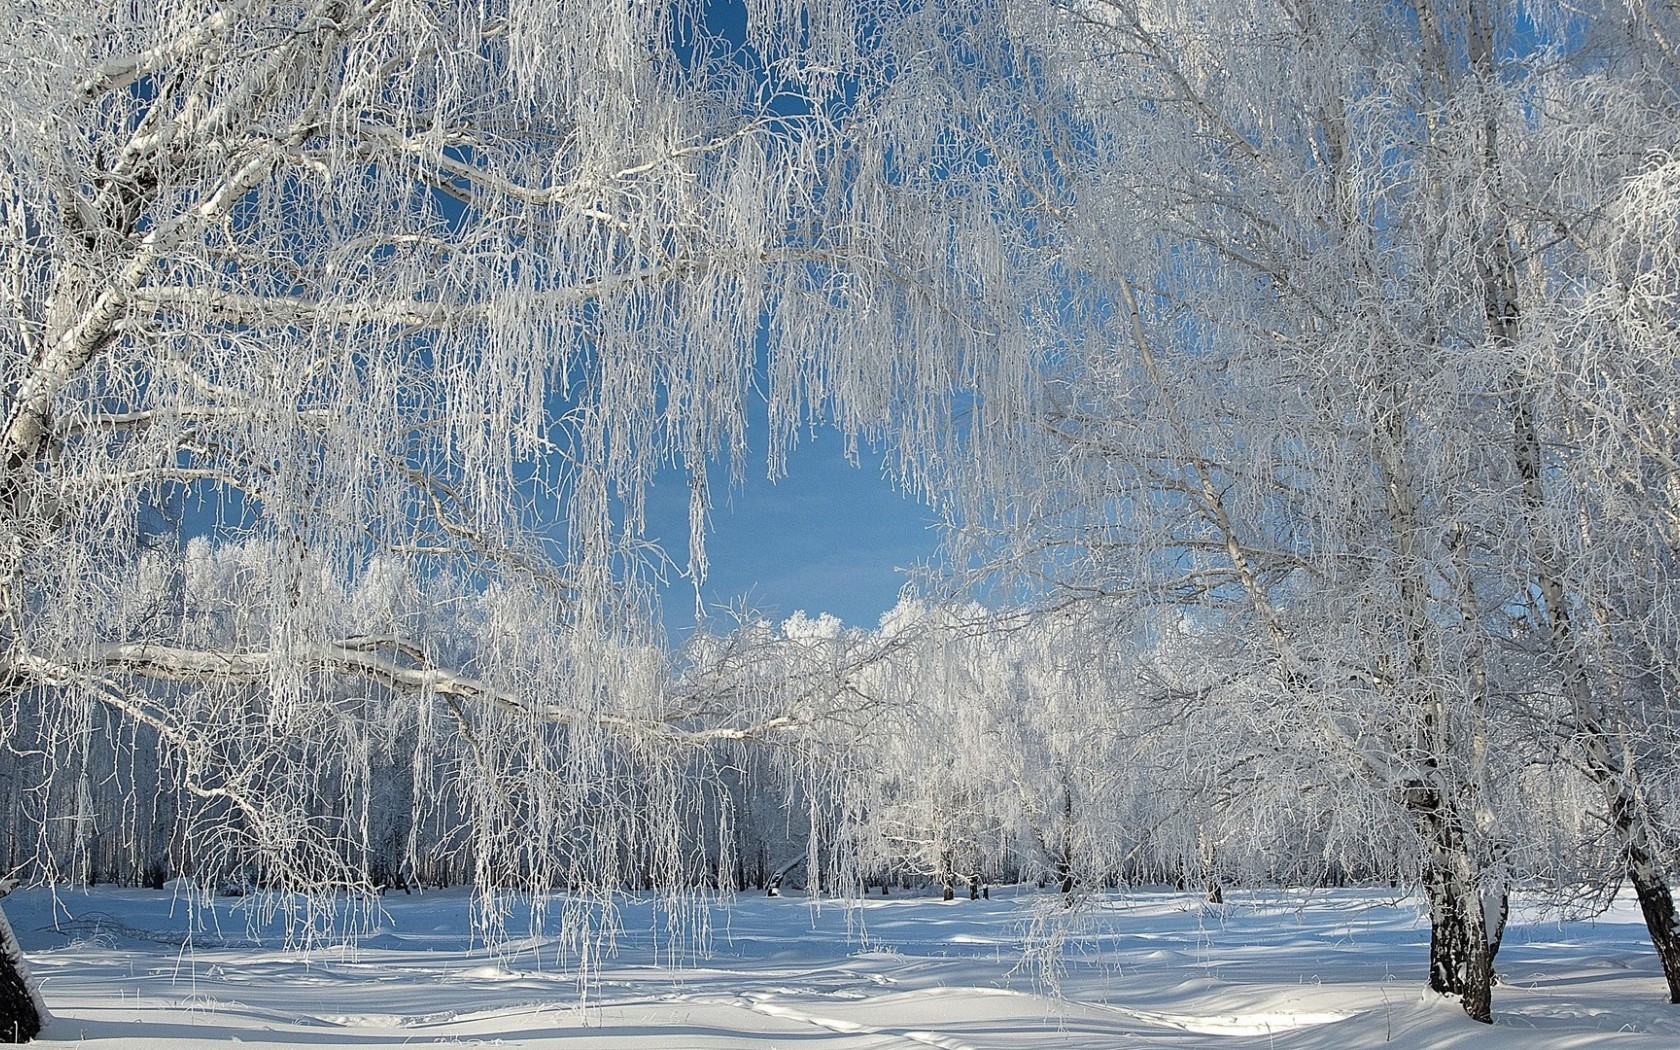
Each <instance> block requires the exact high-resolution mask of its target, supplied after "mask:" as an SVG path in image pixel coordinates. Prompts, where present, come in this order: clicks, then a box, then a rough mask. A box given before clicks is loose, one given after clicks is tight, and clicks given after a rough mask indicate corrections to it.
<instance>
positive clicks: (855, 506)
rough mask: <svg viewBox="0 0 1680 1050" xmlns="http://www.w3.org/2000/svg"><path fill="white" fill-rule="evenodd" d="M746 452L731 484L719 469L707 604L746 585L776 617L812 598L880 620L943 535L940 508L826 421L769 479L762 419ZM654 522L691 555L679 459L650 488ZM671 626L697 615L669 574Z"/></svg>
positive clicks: (651, 527) (826, 608)
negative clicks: (852, 456)
mask: <svg viewBox="0 0 1680 1050" xmlns="http://www.w3.org/2000/svg"><path fill="white" fill-rule="evenodd" d="M759 437H760V442H759V443H756V444H754V445H753V446H752V448H751V451H750V452H749V453H748V459H747V466H746V479H745V481H744V483H743V484H742V486H741V487H739V488H737V489H734V490H732V491H730V490H725V489H724V488H723V485H722V483H721V481H720V482H719V488H718V491H717V493H716V503H717V505H716V507H715V508H714V509H713V512H712V522H711V524H712V529H711V535H710V538H709V539H708V540H707V545H706V550H707V555H708V557H709V558H710V560H711V571H710V575H709V576H708V577H707V580H706V583H705V587H704V589H703V591H702V601H703V602H704V604H705V606H706V609H707V614H708V615H709V616H710V617H712V618H713V619H714V625H715V626H719V627H722V626H726V624H724V623H717V622H715V621H716V618H717V617H719V616H720V615H721V614H722V613H723V611H724V610H723V609H722V608H720V607H727V606H730V605H732V604H734V603H736V601H737V599H739V598H741V597H743V596H745V597H746V598H747V600H748V604H749V605H751V606H753V607H755V608H757V609H758V610H759V611H760V612H763V613H765V614H767V615H770V616H772V617H781V616H788V615H791V614H792V613H793V612H794V611H796V610H800V609H803V610H804V611H805V612H807V613H809V614H810V615H812V616H815V615H817V614H818V613H819V612H829V613H833V614H834V615H836V616H838V617H839V618H840V619H842V620H844V621H845V622H846V623H847V624H850V625H853V626H856V627H869V628H872V627H874V626H875V625H876V623H877V622H878V621H879V619H880V617H881V614H882V613H883V612H885V611H887V610H888V609H890V608H891V607H892V605H893V603H894V602H896V601H897V600H898V592H899V588H901V587H902V586H903V585H904V583H905V581H906V577H905V575H904V573H903V572H902V571H900V570H902V569H906V568H909V567H911V566H913V565H916V564H917V563H920V562H924V561H926V560H928V559H929V558H930V557H932V555H933V553H934V549H935V547H936V546H937V545H938V536H937V534H936V533H935V532H934V530H933V528H932V525H933V521H934V518H933V514H932V512H931V511H930V510H929V509H928V508H927V507H925V506H923V505H922V504H921V503H919V502H917V501H916V500H914V499H912V498H909V497H906V496H904V495H903V494H901V493H900V492H899V491H897V489H896V488H895V487H894V486H893V484H892V482H891V481H890V480H888V479H887V478H886V477H884V476H883V474H882V471H881V460H882V457H881V456H880V455H879V454H877V453H874V452H871V451H869V450H868V449H864V450H862V451H861V452H860V454H859V457H858V458H859V462H858V465H856V466H854V465H852V464H851V463H848V462H847V461H846V457H845V454H844V443H843V441H842V439H841V437H840V435H839V434H838V433H836V432H835V431H833V430H829V429H822V430H818V431H816V432H815V433H814V434H812V433H807V434H805V435H804V436H803V437H802V438H801V440H800V444H799V447H798V448H796V449H794V450H793V452H792V453H790V454H789V456H788V464H787V473H786V474H785V475H784V476H783V477H781V478H780V479H779V480H777V481H775V482H771V481H770V480H768V478H767V477H766V476H765V475H766V469H765V461H764V446H763V444H762V431H760V432H759ZM648 534H649V535H650V536H651V537H653V538H655V539H657V540H659V541H660V542H661V544H662V545H663V546H664V547H665V549H666V551H667V553H668V554H669V555H670V557H671V558H672V560H674V561H675V562H677V563H678V565H679V566H680V565H683V564H685V563H686V561H687V552H688V486H687V483H686V482H685V481H684V479H683V478H682V477H681V476H680V475H679V474H678V473H677V472H675V471H673V472H671V473H670V474H669V475H667V476H665V477H663V478H661V479H660V483H658V484H656V485H655V486H654V488H653V491H652V492H650V493H649V496H648ZM663 597H664V603H665V608H664V614H665V625H666V629H667V630H668V632H669V633H670V635H671V639H672V641H681V639H682V638H683V637H684V636H685V635H686V634H687V633H688V631H689V630H690V629H691V628H692V627H693V626H694V622H695V620H694V588H693V585H692V584H691V583H690V582H689V581H687V580H683V579H672V580H671V581H670V584H669V585H668V586H667V587H666V589H665V594H664V596H663Z"/></svg>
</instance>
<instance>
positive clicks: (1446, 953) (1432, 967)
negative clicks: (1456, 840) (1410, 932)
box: [1427, 864, 1493, 1024]
mask: <svg viewBox="0 0 1680 1050" xmlns="http://www.w3.org/2000/svg"><path fill="white" fill-rule="evenodd" d="M1427 881H1428V889H1429V987H1430V988H1432V989H1434V990H1435V991H1437V992H1440V993H1441V994H1443V995H1450V996H1453V997H1454V998H1456V999H1458V1000H1459V1002H1460V1003H1461V1004H1463V1006H1464V1012H1465V1013H1466V1014H1468V1015H1469V1017H1470V1019H1471V1020H1473V1021H1480V1022H1482V1023H1483V1024H1492V1023H1493V953H1492V952H1491V951H1490V950H1489V943H1488V930H1487V924H1486V922H1485V920H1484V917H1483V912H1482V901H1481V896H1480V894H1479V893H1477V892H1476V890H1475V887H1474V886H1472V885H1466V880H1465V879H1463V878H1461V877H1459V876H1458V875H1455V874H1454V873H1453V872H1452V871H1450V870H1449V869H1447V868H1446V867H1445V866H1444V865H1441V864H1432V865H1431V866H1430V869H1429V872H1428V875H1427Z"/></svg>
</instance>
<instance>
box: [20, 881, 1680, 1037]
mask: <svg viewBox="0 0 1680 1050" xmlns="http://www.w3.org/2000/svg"><path fill="white" fill-rule="evenodd" d="M214 904H215V910H214V912H213V913H200V914H198V915H196V916H192V917H191V918H189V909H188V908H187V907H186V905H185V903H184V902H182V901H179V900H175V899H172V898H171V896H170V895H169V894H168V893H159V892H153V891H142V890H117V889H105V888H99V889H95V890H91V891H81V890H75V891H66V892H62V893H60V894H59V895H58V897H57V898H56V901H55V899H54V898H53V897H52V896H51V895H50V894H48V893H47V892H45V891H42V890H31V891H26V892H22V893H18V894H14V895H13V896H11V897H9V898H7V900H6V907H7V911H8V912H9V913H10V915H11V917H12V922H13V925H14V926H15V927H16V928H17V930H18V933H19V936H20V938H21V939H22V941H23V944H24V946H25V948H26V949H27V950H28V952H29V955H30V964H31V966H32V968H33V970H34V972H35V973H36V974H37V975H38V976H39V977H40V978H41V980H42V986H43V990H44V992H45V994H46V996H47V1000H48V1004H49V1006H50V1007H51V1009H52V1010H53V1012H54V1015H55V1020H54V1021H53V1023H52V1024H51V1026H50V1027H49V1029H48V1032H47V1035H46V1038H45V1039H44V1040H43V1042H42V1044H41V1045H43V1046H48V1047H51V1046H76V1047H92V1048H111V1050H115V1048H132V1050H198V1048H209V1047H232V1046H239V1047H241V1048H254V1050H265V1048H274V1047H391V1046H457V1047H469V1046H499V1047H513V1048H533V1050H535V1048H545V1050H546V1048H554V1050H559V1048H565V1050H644V1048H646V1050H678V1048H683V1050H713V1048H716V1050H724V1048H744V1050H772V1048H783V1050H889V1048H890V1050H917V1048H922V1047H936V1048H940V1050H1033V1048H1040V1047H1043V1048H1049V1047H1058V1048H1093V1050H1095V1048H1114V1050H1120V1048H1127V1050H1132V1048H1149V1047H1171V1048H1175V1050H1200V1048H1208V1047H1268V1048H1270V1047H1280V1048H1313V1050H1343V1048H1347V1047H1393V1048H1396V1050H1413V1048H1415V1050H1422V1048H1436V1047H1443V1048H1445V1047H1451V1048H1467V1050H1481V1048H1504V1047H1511V1048H1517V1047H1522V1048H1559V1050H1562V1048H1577V1047H1594V1048H1597V1047H1606V1048H1620V1047H1629V1048H1633V1047H1651V1048H1656V1047H1663V1048H1670V1047H1673V1046H1676V1045H1680V1007H1674V1006H1669V1005H1668V1004H1667V1002H1666V996H1665V995H1664V994H1663V985H1662V981H1661V978H1660V975H1659V973H1658V970H1657V966H1656V960H1655V957H1654V956H1653V955H1652V953H1651V950H1650V946H1649V943H1648V942H1646V940H1645V938H1644V931H1643V927H1642V925H1641V924H1640V921H1639V915H1638V909H1637V907H1636V906H1635V905H1634V904H1633V903H1632V902H1631V901H1627V902H1620V903H1619V904H1618V905H1617V906H1616V907H1615V908H1614V909H1612V910H1611V912H1610V913H1608V914H1607V915H1604V916H1602V917H1600V918H1598V919H1597V920H1596V921H1566V920H1562V919H1559V918H1558V917H1556V916H1551V915H1547V914H1545V913H1542V912H1540V911H1538V910H1536V909H1528V908H1519V909H1518V913H1517V915H1516V916H1515V918H1514V920H1513V926H1512V927H1511V929H1510V931H1509V932H1508V934H1507V938H1506V944H1505V948H1504V949H1503V951H1502V953H1501V955H1500V960H1499V961H1500V967H1499V969H1500V972H1501V976H1502V983H1501V984H1500V985H1499V987H1498V988H1497V990H1496V996H1495V1004H1494V1006H1495V1014H1496V1022H1497V1023H1496V1024H1495V1025H1494V1026H1493V1027H1491V1028H1489V1027H1484V1026H1480V1025H1475V1024H1472V1023H1470V1022H1469V1021H1467V1020H1466V1019H1465V1018H1464V1016H1463V1013H1462V1011H1461V1010H1460V1009H1459V1007H1458V1006H1457V1005H1456V1004H1455V1003H1452V1002H1449V1001H1447V1000H1444V999H1441V998H1438V997H1435V996H1433V995H1430V994H1428V993H1426V992H1425V991H1424V990H1423V967H1424V960H1425V958H1426V954H1427V945H1428V924H1427V920H1426V919H1425V918H1424V917H1423V915H1422V912H1421V909H1420V908H1419V907H1418V905H1417V903H1416V902H1415V901H1406V900H1399V901H1397V900H1394V899H1392V898H1389V897H1384V896H1383V895H1381V894H1380V893H1377V892H1373V891H1330V892H1315V893H1299V894H1285V893H1257V894H1233V895H1232V897H1231V899H1230V902H1229V903H1227V904H1226V905H1224V906H1222V907H1210V906H1207V905H1204V904H1202V903H1200V902H1199V901H1198V900H1197V899H1196V898H1195V897H1194V896H1189V895H1185V894H1181V893H1176V892H1170V891H1164V890H1162V891H1138V892H1134V893H1129V894H1126V895H1124V896H1117V897H1114V898H1111V899H1106V900H1103V901H1101V902H1099V903H1097V904H1096V905H1095V906H1093V907H1091V908H1090V909H1089V910H1088V911H1087V912H1086V913H1085V914H1084V915H1082V916H1081V917H1080V918H1079V919H1078V920H1076V922H1075V924H1074V926H1073V927H1072V928H1070V929H1067V930H1065V931H1064V934H1063V937H1064V940H1063V945H1062V947H1063V948H1064V952H1063V956H1062V958H1063V966H1062V967H1061V969H1060V971H1059V974H1058V975H1057V978H1056V981H1055V984H1056V987H1055V988H1054V989H1052V988H1051V987H1048V986H1047V985H1046V983H1045V981H1044V980H1043V979H1042V975H1041V974H1040V973H1039V972H1038V971H1037V970H1036V968H1035V967H1034V966H1033V965H1032V964H1031V963H1030V962H1029V963H1026V964H1023V962H1022V960H1023V958H1024V956H1025V955H1026V954H1027V953H1028V952H1030V951H1033V950H1035V946H1037V945H1039V943H1040V940H1041V938H1039V937H1038V936H1035V935H1034V934H1033V933H1032V932H1031V931H1032V930H1033V928H1034V927H1035V925H1037V926H1038V928H1040V929H1045V928H1051V927H1047V926H1045V925H1044V923H1043V920H1044V919H1046V917H1048V916H1049V915H1050V913H1052V912H1054V911H1057V910H1059V901H1058V900H1057V899H1056V898H1054V897H1049V896H1044V895H1039V894H1035V893H1025V892H1023V893H1021V894H1019V895H1015V894H1010V893H1007V892H1005V893H999V894H996V895H994V899H992V900H990V901H966V900H959V901H953V902H950V903H944V902H941V901H939V900H937V899H932V898H925V897H914V898H902V897H901V898H887V899H882V898H878V897H877V898H871V899H868V900H867V901H864V902H862V903H860V904H857V905H854V906H852V907H850V908H848V907H845V906H841V905H838V904H835V903H833V902H828V903H824V904H823V905H821V906H820V907H814V906H812V905H811V904H810V903H808V902H806V901H804V900H802V899H799V898H794V897H782V898H774V899H772V898H764V897H756V896H745V897H741V898H738V899H737V900H736V901H735V902H734V903H733V905H732V906H731V907H729V908H718V909H716V910H715V911H714V912H713V913H712V914H711V916H710V918H711V922H712V926H713V931H712V937H711V945H710V951H709V952H698V951H691V952H689V953H688V954H689V956H690V959H691V961H690V962H689V964H687V965H684V966H680V967H673V966H669V965H666V964H665V960H666V959H667V958H668V954H669V951H668V950H669V948H670V945H669V944H666V943H664V941H663V931H664V928H665V926H664V919H663V918H662V917H660V916H659V915H657V914H656V913H655V911H654V909H653V908H652V907H651V906H650V905H648V904H647V903H644V902H634V901H632V902H630V903H629V904H627V905H626V907H625V911H624V915H623V921H624V924H625V933H624V935H623V936H622V937H621V938H620V943H619V950H618V952H617V954H616V956H614V957H612V958H609V959H607V960H605V962H604V963H603V964H602V965H601V967H600V969H599V973H598V977H597V979H596V980H595V981H594V982H593V983H592V984H590V985H589V986H587V988H584V987H580V984H579V981H578V977H577V974H576V972H575V971H574V970H573V969H571V968H568V967H567V966H565V965H563V964H562V963H561V962H560V961H559V959H558V951H557V949H556V947H555V943H554V942H552V941H548V940H544V939H541V938H526V939H523V940H516V941H514V942H513V943H511V944H510V945H508V946H506V947H505V948H504V949H503V950H501V951H499V952H493V951H487V950H486V949H485V948H484V947H483V945H482V944H481V943H475V938H474V937H473V935H472V932H471V929H470V924H469V911H470V908H469V899H468V897H467V896H466V895H465V894H464V893H462V892H443V893H428V894H425V895H423V896H413V897H408V896H398V897H391V898H387V899H386V900H385V913H384V915H383V916H382V917H381V918H380V920H379V922H378V923H377V925H376V926H375V928H374V929H373V930H372V931H371V932H369V933H367V934H366V935H364V936H362V937H360V938H358V939H357V940H356V941H355V942H354V943H353V944H352V943H341V944H337V945H334V946H330V947H325V948H315V949H313V950H310V951H302V950H297V949H293V948H287V947H285V946H284V941H283V939H282V938H279V937H277V936H269V935H266V934H264V935H260V936H259V935H254V934H253V933H252V932H251V931H250V930H249V929H248V928H247V924H246V920H245V912H244V907H245V905H244V904H243V902H240V901H237V900H228V899H224V900H218V901H216V902H214ZM522 921H524V917H523V916H520V915H516V916H515V917H514V923H515V925H512V926H510V929H517V928H518V926H517V924H518V923H519V922H522ZM190 926H196V930H195V932H194V943H193V944H191V945H190V946H188V947H182V946H181V941H182V939H183V937H184V936H185V934H186V932H187V931H188V929H189V927H190ZM656 931H657V932H658V933H659V935H660V936H656V935H655V934H656Z"/></svg>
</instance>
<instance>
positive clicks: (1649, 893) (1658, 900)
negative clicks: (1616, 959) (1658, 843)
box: [1628, 846, 1680, 1003]
mask: <svg viewBox="0 0 1680 1050" xmlns="http://www.w3.org/2000/svg"><path fill="white" fill-rule="evenodd" d="M1628 875H1629V877H1630V878H1631V879H1632V880H1633V888H1634V891H1635V892H1636V893H1638V894H1639V910H1640V911H1641V912H1643V913H1644V915H1645V928H1646V930H1648V931H1649V932H1650V934H1651V946H1652V947H1654V948H1656V950H1657V959H1658V961H1659V962H1661V964H1662V971H1663V979H1664V980H1665V981H1667V982H1668V1001H1669V1002H1671V1003H1680V929H1677V928H1676V924H1677V920H1676V917H1675V914H1674V894H1673V893H1672V892H1670V890H1669V888H1668V882H1667V880H1666V879H1664V878H1663V874H1662V867H1661V865H1659V864H1658V863H1657V862H1656V858H1654V857H1652V856H1651V855H1650V854H1648V853H1647V852H1646V851H1645V850H1644V849H1642V848H1639V847H1636V846H1630V847H1629V849H1628Z"/></svg>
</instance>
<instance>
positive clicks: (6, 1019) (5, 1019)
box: [0, 911, 46, 1043]
mask: <svg viewBox="0 0 1680 1050" xmlns="http://www.w3.org/2000/svg"><path fill="white" fill-rule="evenodd" d="M45 1023H46V1017H45V1015H44V1011H43V1010H42V1008H41V1000H40V998H39V996H38V995H37V994H36V991H35V987H34V982H33V981H32V980H31V979H30V976H29V968H28V967H27V966H25V965H24V962H23V949H22V948H19V947H18V942H17V938H16V937H15V936H13V934H12V925H11V923H9V922H7V921H6V914H5V912H3V911H0V1042H8V1043H27V1042H29V1040H31V1039H33V1038H35V1037H36V1036H37V1035H39V1034H41V1026H42V1025H43V1024H45Z"/></svg>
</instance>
